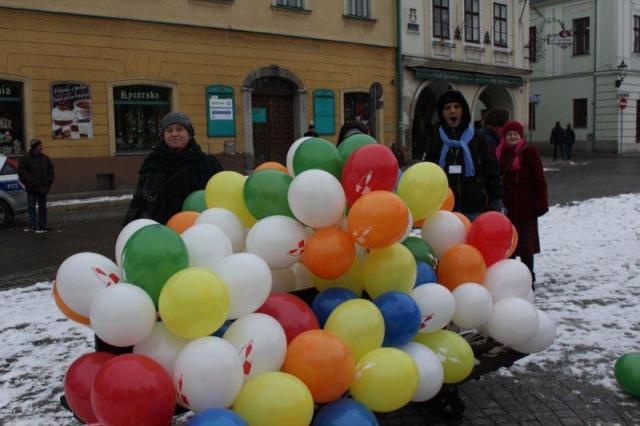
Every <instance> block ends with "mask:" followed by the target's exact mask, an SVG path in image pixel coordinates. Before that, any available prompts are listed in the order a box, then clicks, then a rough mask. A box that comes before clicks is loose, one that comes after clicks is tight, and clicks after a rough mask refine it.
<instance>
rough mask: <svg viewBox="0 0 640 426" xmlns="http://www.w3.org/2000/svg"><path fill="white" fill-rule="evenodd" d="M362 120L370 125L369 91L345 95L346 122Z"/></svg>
mask: <svg viewBox="0 0 640 426" xmlns="http://www.w3.org/2000/svg"><path fill="white" fill-rule="evenodd" d="M349 121H361V122H363V123H364V124H365V125H366V126H367V128H368V126H369V93H366V92H350V93H345V95H344V122H345V123H347V122H349Z"/></svg>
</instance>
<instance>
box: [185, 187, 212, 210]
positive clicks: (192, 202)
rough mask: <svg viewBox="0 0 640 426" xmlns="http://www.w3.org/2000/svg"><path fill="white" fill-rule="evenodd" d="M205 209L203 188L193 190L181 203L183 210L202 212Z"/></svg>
mask: <svg viewBox="0 0 640 426" xmlns="http://www.w3.org/2000/svg"><path fill="white" fill-rule="evenodd" d="M206 209H207V202H206V201H205V200H204V189H199V190H198V191H193V192H192V193H191V194H189V196H188V197H187V198H185V200H184V202H183V203H182V211H183V212H196V213H202V212H203V211H205V210H206Z"/></svg>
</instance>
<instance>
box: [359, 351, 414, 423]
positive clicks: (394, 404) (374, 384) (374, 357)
mask: <svg viewBox="0 0 640 426" xmlns="http://www.w3.org/2000/svg"><path fill="white" fill-rule="evenodd" d="M418 377H419V373H418V367H417V366H416V363H415V361H414V360H413V358H411V357H410V356H409V355H407V354H406V353H404V352H402V351H401V350H399V349H395V348H380V349H375V350H372V351H371V352H369V353H367V354H366V355H365V356H363V357H362V358H360V361H358V364H357V365H356V379H355V381H354V382H353V384H352V385H351V388H350V389H349V390H350V391H351V395H352V396H353V399H355V400H356V401H360V402H362V403H363V404H364V405H366V406H367V408H368V409H370V410H372V411H377V412H379V413H388V412H389V411H394V410H398V409H400V408H402V407H403V406H404V405H406V404H407V403H408V402H409V401H411V398H412V397H413V395H414V394H415V392H416V389H418Z"/></svg>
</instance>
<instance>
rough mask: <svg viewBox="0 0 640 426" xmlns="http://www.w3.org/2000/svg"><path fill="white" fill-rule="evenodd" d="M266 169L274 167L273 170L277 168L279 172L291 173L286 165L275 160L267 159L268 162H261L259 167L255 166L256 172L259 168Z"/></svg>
mask: <svg viewBox="0 0 640 426" xmlns="http://www.w3.org/2000/svg"><path fill="white" fill-rule="evenodd" d="M265 169H273V170H277V171H279V172H282V173H285V174H287V175H288V174H289V170H287V168H286V167H285V166H283V165H282V164H280V163H278V162H275V161H267V162H266V163H262V164H260V165H259V166H258V167H256V168H255V170H254V173H255V172H257V171H259V170H265Z"/></svg>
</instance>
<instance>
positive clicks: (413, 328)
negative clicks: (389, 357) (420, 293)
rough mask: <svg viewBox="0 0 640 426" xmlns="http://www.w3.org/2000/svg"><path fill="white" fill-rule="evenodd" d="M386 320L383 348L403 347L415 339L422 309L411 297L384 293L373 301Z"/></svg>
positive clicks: (397, 292)
mask: <svg viewBox="0 0 640 426" xmlns="http://www.w3.org/2000/svg"><path fill="white" fill-rule="evenodd" d="M373 303H374V304H375V305H376V306H377V307H378V309H380V312H382V317H383V318H384V341H383V342H382V346H387V347H388V346H392V347H397V346H402V345H406V344H407V343H409V342H410V341H411V339H413V337H414V336H415V335H416V333H417V332H418V329H419V327H420V308H419V307H418V304H417V303H416V301H415V300H413V298H412V297H411V296H409V295H408V294H406V293H401V292H399V291H388V292H386V293H382V294H381V295H380V296H378V297H376V298H375V299H374V300H373Z"/></svg>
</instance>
